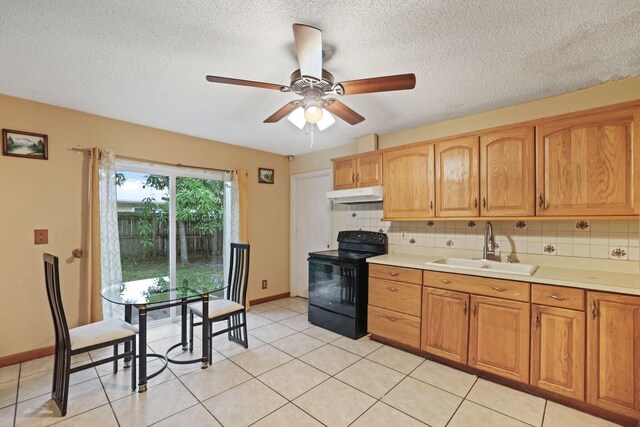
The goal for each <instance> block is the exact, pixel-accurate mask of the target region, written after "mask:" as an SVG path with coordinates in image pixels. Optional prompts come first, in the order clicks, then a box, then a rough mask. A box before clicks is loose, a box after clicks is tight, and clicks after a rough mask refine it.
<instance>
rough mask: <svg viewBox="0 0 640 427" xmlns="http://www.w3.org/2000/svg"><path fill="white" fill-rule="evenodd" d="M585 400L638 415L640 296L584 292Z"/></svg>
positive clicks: (639, 389)
mask: <svg viewBox="0 0 640 427" xmlns="http://www.w3.org/2000/svg"><path fill="white" fill-rule="evenodd" d="M587 304H588V309H589V310H590V311H588V313H587V402H588V403H591V404H593V405H597V406H600V407H602V408H605V409H609V410H612V411H615V412H622V413H624V414H627V415H629V416H632V417H639V416H640V298H638V297H633V296H623V295H615V294H607V293H600V292H588V294H587Z"/></svg>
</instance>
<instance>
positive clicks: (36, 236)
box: [33, 230, 49, 245]
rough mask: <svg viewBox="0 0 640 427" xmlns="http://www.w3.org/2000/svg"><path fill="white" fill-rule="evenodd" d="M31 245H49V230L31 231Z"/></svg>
mask: <svg viewBox="0 0 640 427" xmlns="http://www.w3.org/2000/svg"><path fill="white" fill-rule="evenodd" d="M33 243H34V244H36V245H44V244H47V243H49V230H33Z"/></svg>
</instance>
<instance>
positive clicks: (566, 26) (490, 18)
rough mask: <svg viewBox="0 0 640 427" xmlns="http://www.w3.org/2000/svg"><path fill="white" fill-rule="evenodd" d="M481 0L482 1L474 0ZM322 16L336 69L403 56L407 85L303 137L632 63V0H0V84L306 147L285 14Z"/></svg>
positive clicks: (639, 25) (226, 134)
mask: <svg viewBox="0 0 640 427" xmlns="http://www.w3.org/2000/svg"><path fill="white" fill-rule="evenodd" d="M480 5H481V6H480ZM296 22H299V23H305V24H309V25H313V26H316V27H318V28H320V29H322V30H323V37H324V50H325V63H324V68H326V69H327V70H328V71H330V72H331V73H333V75H334V76H335V78H336V80H337V81H342V80H352V79H359V78H365V77H376V76H383V75H389V74H399V73H407V72H413V73H415V74H416V79H417V85H416V88H415V89H414V90H413V91H400V92H386V93H376V94H366V95H354V96H350V97H343V98H341V100H342V101H343V102H344V103H345V104H347V105H348V106H350V107H351V108H353V109H354V110H356V111H357V112H359V113H360V114H362V115H363V116H364V117H366V120H365V121H364V122H362V123H361V124H359V125H356V126H350V125H347V124H346V123H344V122H342V121H340V120H338V121H337V123H336V125H334V126H332V127H330V128H329V129H327V130H325V131H323V132H316V135H315V145H314V147H313V150H317V149H322V148H326V147H330V146H336V145H342V144H347V143H351V142H353V141H354V140H355V138H356V137H358V136H360V135H365V134H370V133H379V134H384V133H389V132H394V131H397V130H401V129H407V128H412V127H417V126H420V125H424V124H428V123H433V122H437V121H441V120H445V119H450V118H454V117H460V116H465V115H468V114H471V113H475V112H480V111H486V110H490V109H494V108H498V107H502V106H506V105H512V104H516V103H520V102H524V101H528V100H533V99H538V98H542V97H546V96H551V95H556V94H560V93H564V92H568V91H573V90H576V89H580V88H584V87H588V86H592V85H595V84H598V83H601V82H604V81H607V80H611V79H617V78H621V77H625V76H628V75H634V76H635V75H638V74H640V2H639V1H638V0H611V1H604V0H548V1H520V0H516V1H503V0H486V1H482V2H476V1H419V0H413V1H407V0H405V1H395V2H389V1H387V2H380V1H362V0H352V1H349V2H346V1H342V2H340V1H323V2H310V1H306V2H302V1H285V0H261V1H246V2H240V1H220V0H209V1H174V0H163V1H158V0H136V1H131V0H126V1H121V0H119V1H113V0H110V1H87V0H75V1H71V0H58V1H54V0H51V1H30V0H20V1H17V0H0V58H1V59H0V93H4V94H8V95H13V96H18V97H22V98H27V99H33V100H36V101H41V102H45V103H49V104H53V105H59V106H62V107H68V108H72V109H75V110H80V111H85V112H89V113H94V114H98V115H102V116H107V117H112V118H116V119H121V120H126V121H130V122H134V123H139V124H143V125H147V126H152V127H156V128H161V129H167V130H172V131H175V132H180V133H184V134H189V135H195V136H199V137H203V138H208V139H213V140H218V141H223V142H227V143H230V144H235V145H242V146H247V147H253V148H257V149H260V150H265V151H271V152H275V153H280V154H301V153H304V152H309V151H312V149H310V147H309V137H308V136H306V135H305V134H304V132H302V131H300V130H298V129H297V128H295V127H294V126H293V125H292V124H291V123H289V122H288V121H287V120H283V121H281V122H279V123H277V124H264V123H262V121H263V120H264V119H265V118H266V117H268V116H269V115H271V113H273V112H274V111H275V110H277V109H278V108H280V107H281V106H282V105H284V104H285V103H287V102H289V101H291V100H293V99H297V97H296V95H293V94H284V93H280V92H276V91H270V90H264V89H257V88H248V87H239V86H238V87H235V86H229V85H220V84H212V83H207V82H206V80H205V75H206V74H213V75H220V76H226V77H235V78H241V79H249V80H258V81H264V82H269V83H276V84H288V83H289V75H290V74H291V72H292V71H294V70H295V69H296V68H298V66H297V60H296V57H295V50H294V41H293V32H292V29H291V24H293V23H296Z"/></svg>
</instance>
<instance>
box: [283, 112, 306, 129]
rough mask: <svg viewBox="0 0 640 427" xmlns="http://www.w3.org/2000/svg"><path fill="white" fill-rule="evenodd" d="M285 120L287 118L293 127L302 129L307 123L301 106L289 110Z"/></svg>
mask: <svg viewBox="0 0 640 427" xmlns="http://www.w3.org/2000/svg"><path fill="white" fill-rule="evenodd" d="M287 120H289V121H290V122H291V123H293V125H294V126H295V127H297V128H298V129H300V130H302V128H303V127H304V125H306V124H307V121H306V119H305V118H304V109H303V108H302V107H298V108H296V109H295V110H293V111H292V112H291V114H289V115H288V116H287Z"/></svg>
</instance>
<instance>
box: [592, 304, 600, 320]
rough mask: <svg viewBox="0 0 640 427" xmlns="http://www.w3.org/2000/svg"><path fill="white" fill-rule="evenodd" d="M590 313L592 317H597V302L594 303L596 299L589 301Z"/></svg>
mask: <svg viewBox="0 0 640 427" xmlns="http://www.w3.org/2000/svg"><path fill="white" fill-rule="evenodd" d="M591 314H592V315H593V318H594V319H595V318H596V317H598V303H596V300H592V301H591Z"/></svg>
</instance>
